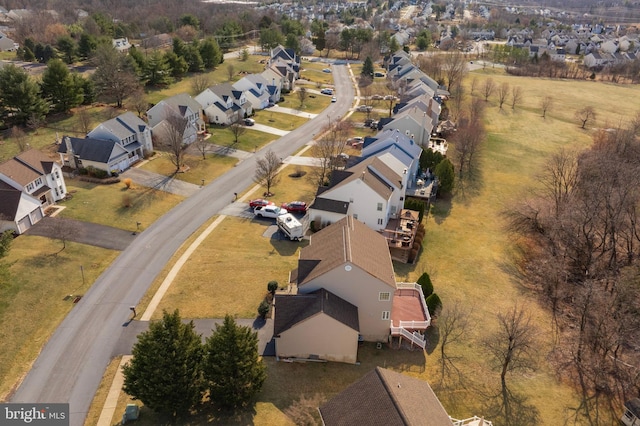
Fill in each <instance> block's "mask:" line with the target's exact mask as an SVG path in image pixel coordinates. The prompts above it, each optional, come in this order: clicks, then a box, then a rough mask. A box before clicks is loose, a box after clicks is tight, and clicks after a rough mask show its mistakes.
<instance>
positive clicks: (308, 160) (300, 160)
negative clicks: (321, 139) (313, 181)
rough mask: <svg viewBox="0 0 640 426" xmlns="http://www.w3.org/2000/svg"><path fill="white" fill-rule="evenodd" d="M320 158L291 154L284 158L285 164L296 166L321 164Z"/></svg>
mask: <svg viewBox="0 0 640 426" xmlns="http://www.w3.org/2000/svg"><path fill="white" fill-rule="evenodd" d="M321 161H322V160H321V159H320V158H315V157H300V156H298V155H294V156H289V157H287V158H285V159H284V160H282V162H283V163H284V164H294V165H296V166H320V162H321Z"/></svg>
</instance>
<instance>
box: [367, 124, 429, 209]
mask: <svg viewBox="0 0 640 426" xmlns="http://www.w3.org/2000/svg"><path fill="white" fill-rule="evenodd" d="M421 154H422V148H420V146H418V144H416V143H415V141H414V140H413V139H412V138H410V137H408V136H406V135H404V134H403V133H401V132H400V131H399V130H383V131H382V132H379V133H378V134H377V135H375V136H374V137H370V138H366V139H365V142H364V144H363V146H362V154H361V157H362V158H370V157H378V158H380V159H381V160H382V161H383V162H385V163H386V164H387V165H388V166H389V167H391V168H392V169H393V170H397V171H399V170H402V187H403V188H412V187H413V186H414V185H415V182H416V179H417V178H418V174H419V172H420V155H421ZM386 156H392V157H393V158H394V159H395V160H396V161H397V163H391V162H387V161H385V160H384V158H386ZM399 201H402V200H399Z"/></svg>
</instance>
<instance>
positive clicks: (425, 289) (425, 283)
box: [416, 272, 433, 298]
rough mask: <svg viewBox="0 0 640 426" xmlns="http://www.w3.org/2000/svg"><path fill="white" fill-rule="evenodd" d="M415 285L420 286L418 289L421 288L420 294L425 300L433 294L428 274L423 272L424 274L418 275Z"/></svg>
mask: <svg viewBox="0 0 640 426" xmlns="http://www.w3.org/2000/svg"><path fill="white" fill-rule="evenodd" d="M416 283H418V284H420V287H422V293H423V294H424V297H425V298H427V297H429V296H431V294H432V293H433V283H432V282H431V277H430V276H429V274H427V273H426V272H425V273H424V274H422V275H420V278H418V281H416Z"/></svg>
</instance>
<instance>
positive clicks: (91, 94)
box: [71, 73, 96, 105]
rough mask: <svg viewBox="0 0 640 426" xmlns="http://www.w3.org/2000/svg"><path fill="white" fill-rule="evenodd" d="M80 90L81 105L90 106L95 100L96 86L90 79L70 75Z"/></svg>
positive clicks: (78, 75)
mask: <svg viewBox="0 0 640 426" xmlns="http://www.w3.org/2000/svg"><path fill="white" fill-rule="evenodd" d="M71 75H72V76H73V78H74V79H76V81H77V82H78V83H79V84H80V87H81V88H82V98H83V99H82V105H91V104H92V103H94V102H95V100H96V85H95V84H94V83H93V80H91V79H90V78H84V77H83V76H81V75H80V74H77V73H74V74H71Z"/></svg>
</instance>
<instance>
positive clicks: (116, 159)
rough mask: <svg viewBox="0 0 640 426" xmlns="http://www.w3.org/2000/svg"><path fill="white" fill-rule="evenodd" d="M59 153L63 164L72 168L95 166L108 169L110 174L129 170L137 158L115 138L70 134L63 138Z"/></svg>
mask: <svg viewBox="0 0 640 426" xmlns="http://www.w3.org/2000/svg"><path fill="white" fill-rule="evenodd" d="M58 154H59V155H60V161H61V162H62V164H64V165H65V166H68V167H70V168H71V169H74V170H76V169H79V168H87V167H93V168H96V169H100V170H104V171H106V172H107V174H108V175H111V174H112V173H113V172H118V173H120V172H122V171H124V170H127V169H128V168H129V167H130V166H131V164H132V160H133V159H134V158H135V157H130V155H131V153H130V152H129V151H127V149H126V148H124V147H123V146H122V145H120V143H118V142H116V141H114V140H110V139H92V138H74V137H70V136H64V137H63V138H62V143H61V144H60V145H59V146H58Z"/></svg>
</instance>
